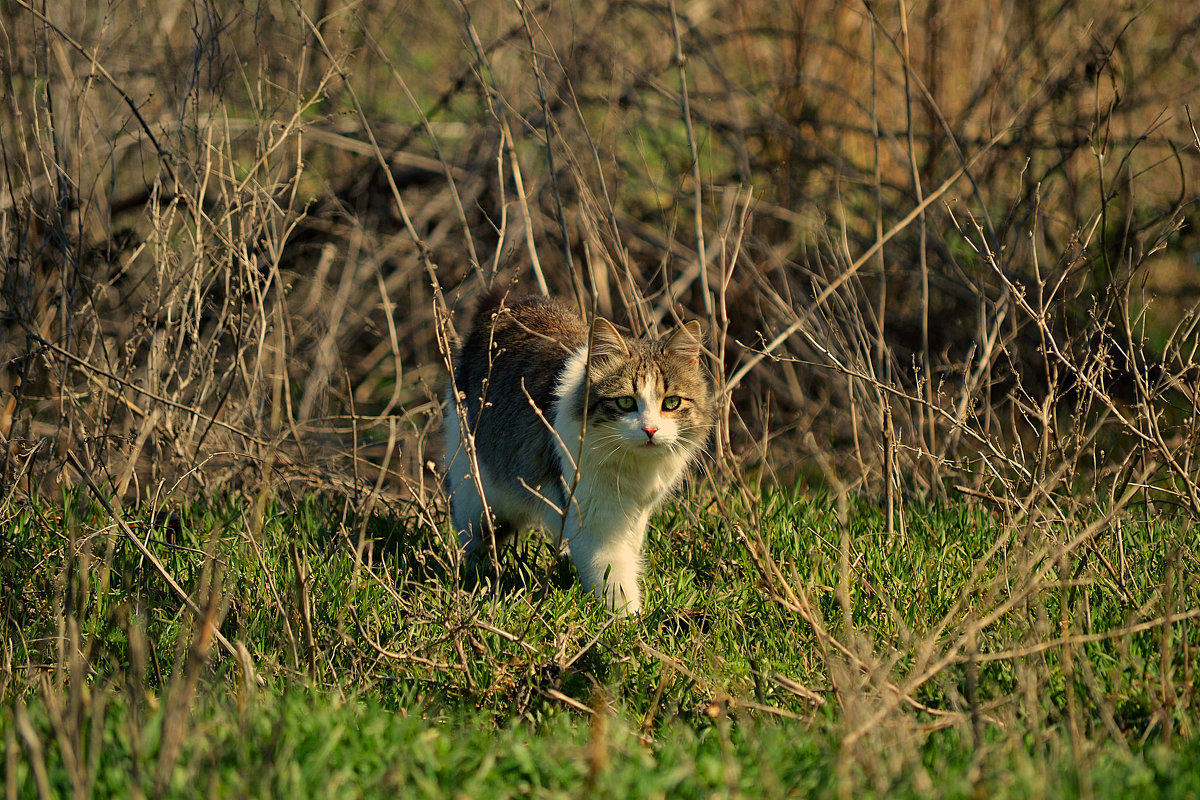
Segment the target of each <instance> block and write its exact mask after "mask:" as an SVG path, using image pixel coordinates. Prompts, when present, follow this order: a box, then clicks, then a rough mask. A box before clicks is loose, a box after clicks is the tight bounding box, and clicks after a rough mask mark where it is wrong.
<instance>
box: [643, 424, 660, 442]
mask: <svg viewBox="0 0 1200 800" xmlns="http://www.w3.org/2000/svg"><path fill="white" fill-rule="evenodd" d="M642 430H644V431H645V432H646V438H647V439H653V438H654V434H656V433H658V428H656V427H655V426H653V425H643V426H642Z"/></svg>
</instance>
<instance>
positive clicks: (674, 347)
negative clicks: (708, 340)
mask: <svg viewBox="0 0 1200 800" xmlns="http://www.w3.org/2000/svg"><path fill="white" fill-rule="evenodd" d="M702 336H704V329H703V328H702V327H701V326H700V323H699V322H698V321H696V320H694V319H693V320H688V321H687V322H685V323H683V324H682V325H680V326H679V327H678V328H676V329H675V332H674V333H672V334H671V335H670V336H669V337H668V338H667V343H666V345H665V346H664V349H665V350H666V351H667V352H668V353H670V354H671V355H673V356H678V357H680V358H683V359H686V360H687V361H688V363H689V364H692V365H693V366H694V365H696V364H697V363H699V361H700V344H701V342H700V339H701V337H702Z"/></svg>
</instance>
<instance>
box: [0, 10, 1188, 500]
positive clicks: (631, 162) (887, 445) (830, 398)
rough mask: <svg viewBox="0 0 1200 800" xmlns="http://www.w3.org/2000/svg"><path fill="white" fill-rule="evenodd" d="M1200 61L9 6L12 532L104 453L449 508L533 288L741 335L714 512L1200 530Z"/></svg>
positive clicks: (1156, 47) (138, 464) (0, 353)
mask: <svg viewBox="0 0 1200 800" xmlns="http://www.w3.org/2000/svg"><path fill="white" fill-rule="evenodd" d="M1198 36H1200V9H1197V8H1195V7H1193V6H1191V5H1189V4H1186V3H1151V4H1148V5H1147V4H1128V3H1107V2H1091V1H1089V0H1063V1H1062V2H1050V3H1038V2H1020V1H1015V0H1014V1H1012V2H1008V1H1006V0H992V1H990V2H980V3H970V4H962V3H958V4H955V3H947V2H944V0H915V2H911V3H906V2H897V3H865V2H839V1H838V0H797V1H796V2H791V3H774V2H759V1H758V0H749V2H744V3H735V4H726V3H718V2H711V1H709V0H695V1H694V2H687V1H685V0H678V2H655V3H641V2H604V1H603V0H601V1H600V2H592V3H548V2H546V3H527V2H492V1H491V0H478V1H476V2H457V3H456V2H446V3H409V2H400V3H395V2H375V1H374V0H365V1H364V2H357V3H341V2H337V1H336V0H303V2H299V1H298V2H282V1H281V2H261V3H241V2H220V1H219V0H218V1H216V2H201V1H193V0H176V1H175V2H161V3H153V4H151V3H138V2H117V3H75V2H56V1H55V0H49V1H48V2H38V3H33V2H28V0H9V2H5V3H3V4H2V6H0V76H2V81H3V83H2V89H0V170H2V175H0V242H2V244H0V247H2V248H3V256H4V259H3V266H2V267H0V269H2V298H3V299H2V300H0V390H2V393H0V443H2V445H3V447H2V450H0V481H2V485H3V487H4V492H5V494H6V497H8V498H12V497H13V496H14V493H16V494H17V495H20V494H34V493H42V494H51V495H53V494H57V493H58V492H59V484H60V483H61V482H66V483H75V482H77V480H78V476H77V475H76V474H75V473H74V471H73V469H72V468H71V467H69V466H68V460H69V458H70V456H71V455H72V454H73V455H74V457H75V458H77V459H78V460H79V462H80V463H81V465H83V467H84V468H85V469H87V470H89V471H90V472H91V475H92V477H93V478H94V479H95V480H96V481H97V483H100V484H102V485H105V486H108V487H111V490H112V492H114V493H115V494H116V495H118V496H121V497H124V498H126V499H127V500H135V499H147V498H155V499H156V500H157V501H161V500H163V499H164V498H167V497H170V496H173V495H175V494H179V495H182V496H194V495H196V494H198V493H210V494H211V493H213V492H219V491H225V490H237V489H239V488H243V487H247V486H258V485H262V484H266V485H269V486H270V487H272V489H273V490H277V491H278V492H279V493H280V494H281V495H282V496H295V495H298V494H300V493H304V492H311V491H318V490H320V491H332V492H338V493H345V494H347V495H350V496H353V497H357V498H365V497H368V496H369V497H370V498H372V501H374V500H375V499H379V500H382V501H384V502H389V503H403V502H414V501H415V502H420V503H425V502H426V501H428V500H430V499H431V498H434V497H435V496H436V494H437V491H436V487H437V484H438V477H437V469H436V467H435V466H434V465H435V464H436V462H437V461H438V460H439V459H440V445H439V443H438V434H437V430H438V428H439V426H440V410H439V406H438V398H437V395H438V394H439V393H440V389H441V386H442V383H443V381H444V380H445V375H446V369H447V367H446V364H447V360H446V359H447V357H446V349H447V347H448V346H449V345H450V344H451V343H453V342H454V340H455V338H454V337H455V335H456V332H457V331H458V330H460V329H461V328H462V327H463V326H464V324H465V321H466V319H467V318H468V315H469V313H470V309H471V307H472V305H473V303H474V298H475V297H477V296H478V294H479V293H480V292H481V291H482V290H483V289H484V288H485V287H488V286H491V285H493V284H497V283H498V284H499V285H502V286H506V287H511V289H512V291H514V292H518V293H540V292H548V293H551V294H554V295H558V296H561V297H565V298H567V299H568V300H569V301H571V302H573V303H575V304H577V305H578V306H579V307H580V308H581V309H582V310H584V311H585V312H586V313H588V314H592V313H599V314H602V315H604V316H606V317H609V318H610V319H613V320H614V321H615V322H617V323H618V324H620V325H623V326H626V327H627V329H628V330H630V331H632V332H633V333H636V334H639V335H640V334H643V333H646V332H650V333H653V332H657V331H661V330H664V329H665V328H666V327H668V326H670V325H671V324H673V323H674V322H675V321H677V320H679V319H684V318H698V319H701V320H703V321H704V322H705V324H706V327H707V330H708V333H709V336H710V343H709V344H710V356H711V358H710V363H711V367H712V369H713V371H714V373H715V374H716V375H717V377H718V379H719V381H720V383H721V386H722V388H723V398H724V405H723V412H722V425H721V429H720V431H719V434H718V436H717V437H716V441H715V442H714V446H713V448H712V449H713V453H714V458H713V459H710V460H709V463H708V466H709V469H710V470H713V471H716V472H725V473H729V474H735V475H740V476H748V477H750V478H754V479H758V478H761V479H762V480H778V481H782V482H787V483H790V482H793V481H796V480H805V481H809V482H812V483H819V484H821V485H836V486H838V487H840V489H842V490H851V491H854V492H857V493H862V494H866V495H868V496H870V497H877V498H881V499H887V501H888V502H889V503H890V502H892V501H893V500H894V498H895V497H897V496H899V497H905V496H919V497H932V498H936V497H939V496H943V495H945V494H946V493H948V492H954V493H962V494H966V495H968V496H971V497H975V498H980V499H982V500H984V501H985V502H992V503H1001V505H1002V500H1001V499H1000V498H1003V497H1004V496H1005V495H1006V493H1016V492H1022V491H1025V489H1026V488H1028V487H1029V486H1032V485H1035V484H1037V485H1043V486H1046V487H1047V491H1048V492H1049V493H1050V494H1053V492H1054V491H1057V489H1058V487H1061V488H1062V489H1063V491H1066V492H1074V493H1075V495H1076V496H1078V493H1079V492H1082V493H1083V495H1084V496H1085V497H1090V498H1092V500H1094V501H1096V502H1100V501H1101V500H1102V498H1103V496H1105V495H1106V493H1107V494H1113V493H1117V492H1119V491H1121V490H1123V487H1125V486H1127V485H1128V484H1129V483H1130V481H1132V480H1134V478H1135V476H1136V477H1137V479H1138V480H1141V481H1142V482H1143V483H1144V484H1145V485H1146V486H1147V487H1149V488H1147V489H1146V491H1147V492H1149V494H1148V495H1147V498H1146V501H1147V503H1151V504H1152V503H1156V502H1161V503H1168V504H1171V505H1174V506H1179V507H1182V508H1185V509H1190V510H1191V512H1192V513H1193V514H1197V515H1200V495H1198V493H1197V491H1196V488H1195V481H1194V478H1195V472H1196V470H1195V467H1194V465H1193V464H1192V456H1193V454H1194V453H1195V450H1196V445H1197V440H1198V438H1200V437H1198V436H1197V423H1196V414H1195V409H1196V402H1197V389H1196V386H1197V381H1198V378H1200V370H1198V369H1197V361H1196V359H1195V349H1196V346H1197V344H1198V342H1197V336H1196V327H1195V326H1196V317H1195V311H1196V306H1197V301H1198V300H1200V239H1198V237H1197V234H1196V227H1195V222H1196V215H1197V209H1196V203H1195V199H1196V185H1197V179H1198V178H1200V173H1198V166H1200V140H1197V136H1196V128H1195V126H1194V124H1193V122H1192V118H1193V117H1194V116H1195V115H1197V114H1200V109H1198V108H1197V107H1195V105H1193V104H1194V101H1195V100H1196V97H1197V88H1198V86H1200V83H1198V76H1200V63H1198V61H1197V58H1198V56H1197V53H1200V46H1198V44H1200V43H1198V41H1197V39H1198ZM1085 477H1087V478H1088V480H1084V478H1085ZM1047 482H1049V483H1048V484H1047Z"/></svg>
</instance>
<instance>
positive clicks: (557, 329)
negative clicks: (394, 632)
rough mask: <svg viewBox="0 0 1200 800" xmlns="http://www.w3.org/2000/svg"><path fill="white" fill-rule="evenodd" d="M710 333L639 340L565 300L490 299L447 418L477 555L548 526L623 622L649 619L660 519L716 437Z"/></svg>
mask: <svg viewBox="0 0 1200 800" xmlns="http://www.w3.org/2000/svg"><path fill="white" fill-rule="evenodd" d="M589 334H590V336H589ZM701 336H702V329H701V327H700V323H698V322H696V321H691V322H686V323H684V324H683V325H681V326H679V327H678V328H676V329H675V330H674V331H673V332H672V333H671V334H670V335H668V336H667V337H666V338H663V339H638V340H632V339H627V338H626V337H624V336H622V335H621V333H620V332H619V331H618V330H617V329H616V327H614V326H613V324H612V323H611V322H609V321H607V320H605V319H601V318H596V320H595V322H594V323H593V324H592V326H591V327H589V326H588V325H587V324H586V323H585V322H584V321H583V319H581V318H580V317H579V315H578V314H576V313H575V312H574V311H573V310H572V309H571V308H570V307H568V306H567V305H565V304H564V303H562V302H559V301H556V300H551V299H547V298H542V297H529V298H525V299H521V300H516V301H513V302H511V304H506V303H505V301H504V298H503V297H502V296H500V295H498V294H491V295H488V296H485V297H484V299H483V300H482V301H481V302H480V304H479V307H478V309H477V311H476V314H475V318H474V320H473V323H472V326H471V330H470V333H469V334H468V335H467V336H466V337H465V339H464V341H463V346H462V348H461V350H460V352H459V353H458V356H457V358H456V360H455V364H454V376H453V379H452V381H451V383H450V386H449V389H448V392H447V398H448V402H447V404H446V406H447V408H446V417H445V433H446V461H445V463H446V473H445V486H446V491H447V493H448V494H449V496H450V499H451V516H452V518H453V523H454V526H455V528H456V530H457V531H458V534H459V541H460V544H461V545H462V547H463V548H464V551H465V553H466V555H467V557H468V558H473V559H478V558H479V557H480V556H481V555H482V554H486V553H489V552H490V549H489V548H492V547H496V548H499V547H501V546H503V545H504V544H505V543H506V542H507V541H508V540H509V539H510V538H511V537H512V536H513V535H514V534H516V533H518V532H521V531H524V530H528V529H531V528H542V529H544V530H545V531H546V532H548V533H550V534H551V535H553V536H554V537H555V538H556V540H557V541H558V542H559V543H560V545H561V544H564V543H565V545H566V547H567V549H568V551H569V553H570V556H571V560H572V562H574V564H575V568H576V570H577V571H578V573H579V578H580V580H581V581H582V583H583V585H584V587H585V588H586V589H588V590H590V591H592V592H594V593H595V594H596V595H597V596H598V597H599V598H600V599H602V600H603V601H604V602H605V603H606V605H607V606H608V608H609V609H610V610H612V611H613V612H616V613H617V614H620V615H629V614H636V613H638V611H640V609H641V607H642V595H641V589H640V587H639V581H640V578H641V573H642V568H643V562H642V555H641V553H642V545H643V542H644V541H645V538H646V525H647V523H648V521H649V519H650V515H651V513H653V512H654V510H655V509H656V508H657V507H658V506H659V505H660V504H661V503H662V502H663V500H664V499H665V498H666V497H667V495H668V494H669V493H670V491H671V490H672V489H673V488H674V487H675V486H676V485H677V484H678V483H679V482H680V480H681V479H682V478H683V475H684V473H685V472H686V471H687V468H688V466H689V464H690V463H691V462H692V461H693V460H695V458H696V457H697V456H698V455H699V453H700V452H701V450H702V449H703V448H704V446H705V444H706V442H707V440H708V436H709V433H710V431H711V430H712V427H713V420H714V407H715V400H714V397H713V384H712V379H711V378H710V376H709V374H708V372H707V371H706V370H705V368H704V367H703V366H702V365H701V363H700V351H701V346H702V345H701ZM456 392H457V394H456ZM462 414H465V420H464V419H463V418H462V416H461V415H462ZM464 422H465V424H464ZM485 501H486V511H485ZM487 512H490V515H489V514H488V513H487Z"/></svg>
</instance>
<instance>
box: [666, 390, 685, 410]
mask: <svg viewBox="0 0 1200 800" xmlns="http://www.w3.org/2000/svg"><path fill="white" fill-rule="evenodd" d="M682 402H683V398H682V397H680V396H679V395H677V394H673V395H671V396H670V397H664V398H663V402H662V407H663V411H674V410H675V409H677V408H679V404H680V403H682Z"/></svg>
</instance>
